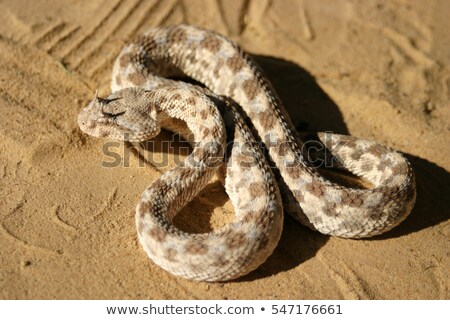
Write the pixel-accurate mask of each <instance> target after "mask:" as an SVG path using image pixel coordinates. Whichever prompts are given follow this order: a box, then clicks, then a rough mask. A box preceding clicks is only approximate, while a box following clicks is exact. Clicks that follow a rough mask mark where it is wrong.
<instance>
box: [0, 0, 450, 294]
mask: <svg viewBox="0 0 450 320" xmlns="http://www.w3.org/2000/svg"><path fill="white" fill-rule="evenodd" d="M0 21H2V22H1V23H0V150H1V152H0V247H1V251H0V297H1V298H3V299H193V298H194V299H449V298H450V295H449V283H450V281H449V269H450V268H449V267H450V260H449V239H450V224H449V218H450V201H449V199H450V197H449V194H450V174H449V171H450V164H449V161H448V159H449V157H450V147H449V146H450V121H449V119H450V102H449V101H450V37H449V36H448V30H450V2H449V1H447V0H432V1H401V0H397V1H357V0H342V1H334V0H327V1H307V0H304V1H256V0H253V1H240V0H233V1H181V0H180V1H177V0H168V1H156V0H155V1H145V2H138V1H133V0H124V1H119V0H115V1H106V0H91V1H75V0H70V1H58V0H49V1H43V0H37V1H26V0H5V1H1V2H0ZM182 22H184V23H190V24H194V25H198V26H202V27H205V28H209V29H213V30H215V31H218V32H221V33H223V34H225V35H227V36H229V37H231V38H232V39H234V40H235V41H237V42H238V43H240V44H241V45H242V46H243V48H244V49H245V50H246V51H248V52H249V53H251V54H253V55H255V56H256V58H257V59H258V61H259V62H260V64H261V65H262V67H263V69H264V70H265V71H266V72H267V74H268V76H269V78H270V80H271V81H272V82H273V83H274V85H275V87H276V89H277V90H278V92H279V94H280V95H281V98H282V99H283V101H284V102H285V103H286V105H287V108H288V110H289V112H290V114H291V116H292V118H293V119H294V121H295V122H296V123H297V124H298V126H299V127H300V128H302V129H305V130H310V131H315V130H323V131H334V132H338V133H346V134H352V135H355V136H359V137H362V138H367V139H373V140H376V141H378V142H380V143H383V144H385V145H388V146H390V147H392V148H395V149H397V150H399V151H401V152H403V153H404V154H405V155H406V156H407V157H408V159H409V160H410V161H411V163H412V165H413V167H414V170H415V172H416V175H417V188H418V196H417V204H416V206H415V208H414V210H413V212H412V213H411V215H410V216H409V217H408V218H407V220H406V221H404V223H402V224H401V225H400V226H399V227H397V228H396V229H394V230H392V231H391V232H388V233H386V234H385V235H382V236H378V237H375V238H373V239H367V240H345V239H339V238H333V237H328V236H324V235H321V234H318V233H316V232H313V231H311V230H309V229H307V228H305V227H303V226H301V225H300V224H298V223H297V222H295V221H294V220H293V219H291V218H289V217H286V219H285V225H284V231H283V235H282V239H281V241H280V243H279V245H278V247H277V249H276V250H275V252H274V254H273V255H272V256H271V257H270V258H269V259H268V260H267V262H266V263H264V264H263V265H262V266H261V267H260V268H259V269H258V270H256V271H255V272H252V273H251V274H249V275H248V276H245V277H243V278H241V279H238V280H236V281H232V282H228V283H221V284H207V283H196V282H191V281H187V280H183V279H179V278H175V277H173V276H171V275H170V274H168V273H166V272H164V271H163V270H161V269H160V268H159V267H157V266H156V265H154V264H153V263H152V262H151V261H149V260H148V258H147V256H146V254H145V253H144V251H143V250H142V249H141V247H140V245H139V243H138V241H137V236H136V231H135V223H134V211H135V205H136V203H137V201H138V200H139V197H140V195H141V192H142V191H143V190H144V188H145V187H146V186H147V185H148V184H149V183H150V182H151V181H153V180H154V179H156V178H157V177H158V176H159V175H160V174H161V172H163V171H165V170H167V168H166V167H164V168H161V167H156V168H155V167H154V166H151V165H140V163H139V161H138V158H137V157H136V156H135V155H133V154H132V153H130V152H129V149H126V148H125V149H124V148H123V146H120V147H118V149H117V150H119V151H121V152H125V153H124V154H125V155H126V158H127V159H128V160H127V161H128V165H127V166H124V165H120V166H118V167H115V168H104V167H102V166H101V163H102V161H104V160H108V158H105V155H103V153H102V146H103V144H104V143H105V141H102V140H100V139H94V138H91V137H89V136H86V135H84V134H83V133H82V132H81V131H80V130H79V129H78V127H77V124H76V116H77V114H78V112H79V110H80V109H81V108H82V107H83V106H85V105H86V104H87V103H88V101H89V100H90V99H91V98H92V97H93V92H94V91H95V89H97V88H98V89H99V90H100V93H101V94H107V93H108V92H109V81H110V72H111V68H112V64H113V61H114V59H115V57H116V56H117V54H118V52H119V50H120V48H121V47H122V45H123V44H124V43H125V42H126V40H127V39H128V38H130V37H131V36H133V35H136V34H139V33H140V32H143V31H145V30H146V29H148V28H151V27H154V26H158V25H169V24H176V23H182ZM168 138H170V135H169V134H165V135H163V137H162V138H158V139H156V140H155V145H157V146H158V147H157V148H156V149H157V150H156V151H155V152H154V153H153V154H151V155H153V156H154V160H155V161H156V162H157V161H159V160H158V159H161V158H164V157H165V158H168V159H169V162H171V163H173V161H174V157H175V156H177V155H178V153H179V152H178V151H173V150H166V149H165V148H163V147H161V146H160V144H161V143H162V141H163V140H164V139H168ZM211 212H212V213H211ZM231 213H232V207H231V205H230V203H229V201H228V199H227V197H226V194H225V192H224V190H223V188H222V187H221V186H220V184H218V183H217V182H216V183H212V184H211V185H210V186H209V187H208V188H207V189H206V190H205V191H203V192H202V193H201V194H200V195H199V196H198V197H197V198H196V199H195V200H194V201H193V203H192V204H191V205H189V206H188V207H187V208H186V209H184V211H183V214H182V217H181V218H180V219H179V221H178V223H179V224H180V225H183V224H184V223H186V224H187V226H185V228H187V229H189V224H190V225H191V227H192V226H194V228H195V227H196V226H197V223H205V221H206V227H205V226H203V227H198V228H200V229H201V228H206V229H207V228H209V222H210V221H211V224H213V225H214V224H215V225H220V223H221V221H223V216H230V214H231ZM192 221H193V222H192ZM182 227H183V226H182ZM200 231H201V230H200Z"/></svg>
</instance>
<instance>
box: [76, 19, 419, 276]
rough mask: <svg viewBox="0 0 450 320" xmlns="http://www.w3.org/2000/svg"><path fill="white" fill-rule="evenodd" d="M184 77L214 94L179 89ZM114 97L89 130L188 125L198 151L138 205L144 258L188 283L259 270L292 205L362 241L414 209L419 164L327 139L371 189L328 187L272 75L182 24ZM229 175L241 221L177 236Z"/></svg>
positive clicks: (146, 37)
mask: <svg viewBox="0 0 450 320" xmlns="http://www.w3.org/2000/svg"><path fill="white" fill-rule="evenodd" d="M180 75H183V76H187V77H189V78H191V79H193V80H195V81H196V82H198V83H201V84H202V85H203V86H200V85H197V84H192V83H185V82H180V81H175V80H173V79H174V77H176V76H180ZM111 89H112V94H111V95H109V96H108V97H106V98H100V97H98V96H96V97H95V99H94V100H93V101H92V102H91V103H90V104H89V105H88V106H87V107H86V108H85V109H83V110H82V111H81V112H80V114H79V116H78V124H79V126H80V128H81V129H82V131H84V132H85V133H87V134H89V135H92V136H95V137H105V138H110V139H118V140H126V141H130V142H133V141H134V142H137V141H144V140H148V139H150V138H152V137H154V136H156V135H157V134H158V133H159V132H160V130H161V128H165V129H169V130H174V131H177V130H178V128H180V126H179V123H180V122H183V123H185V125H186V126H187V128H188V131H186V133H183V134H184V135H186V137H187V139H189V141H190V143H191V144H192V146H193V150H192V153H191V154H190V155H189V156H188V157H187V158H186V159H185V160H184V162H183V164H182V165H179V166H176V167H175V168H173V169H171V170H169V171H167V172H165V173H164V174H162V176H161V177H160V178H159V179H157V180H156V181H154V182H153V183H151V184H150V185H149V186H148V187H147V188H146V190H145V191H144V193H143V194H142V197H141V199H140V201H139V203H138V205H137V208H136V225H137V231H138V237H139V241H140V243H141V244H142V246H143V248H144V250H145V251H146V253H147V254H148V256H149V257H150V258H151V259H152V260H153V261H154V262H155V263H156V264H157V265H159V266H160V267H162V268H163V269H165V270H167V271H168V272H170V273H172V274H174V275H176V276H180V277H184V278H188V279H192V280H199V281H226V280H230V279H235V278H238V277H240V276H242V275H245V274H247V273H248V272H250V271H252V270H254V269H256V268H257V267H258V266H259V265H261V264H262V263H263V262H264V261H265V260H266V259H267V257H268V256H269V255H270V254H271V253H272V252H273V250H274V248H275V247H276V245H277V243H278V240H279V238H280V235H281V232H282V226H283V207H284V210H285V211H287V212H288V213H289V214H291V215H292V216H293V217H294V218H295V219H297V220H298V221H300V222H301V223H303V224H304V225H306V226H308V227H310V228H311V229H314V230H317V231H319V232H321V233H324V234H328V235H334V236H339V237H345V238H362V237H371V236H374V235H378V234H381V233H383V232H386V231H388V230H390V229H392V228H393V227H395V226H396V225H398V224H399V223H400V222H401V221H403V220H404V219H405V218H406V216H407V215H408V214H409V213H410V211H411V210H412V207H413V205H414V202H415V197H416V190H415V178H414V173H413V170H412V168H411V166H410V164H409V162H408V161H407V160H406V159H405V158H404V157H403V156H402V155H401V154H400V153H397V152H395V151H393V150H391V149H390V148H388V147H384V146H382V145H380V144H378V143H375V142H372V141H368V140H362V139H357V138H354V137H351V136H346V135H340V134H331V133H318V134H317V136H318V138H319V139H320V141H321V143H322V144H323V146H324V148H325V150H326V151H329V152H331V154H332V155H333V159H334V160H336V161H338V163H339V165H340V166H341V168H344V169H345V170H346V171H348V172H350V173H352V174H353V175H356V176H358V177H360V178H361V179H363V180H364V181H367V182H368V183H370V187H360V186H347V185H344V184H342V183H338V182H336V181H331V180H329V179H327V178H325V177H324V175H323V174H321V173H320V170H318V169H317V168H316V167H315V166H313V165H311V162H309V161H308V159H307V157H306V155H305V154H304V153H303V152H302V150H303V149H302V147H303V146H304V145H303V144H304V141H303V140H302V139H300V137H299V135H298V134H297V133H296V131H295V128H294V127H293V125H292V122H291V120H290V118H289V116H288V114H287V113H286V111H285V110H284V108H283V105H282V103H281V101H280V99H279V98H278V96H277V94H276V92H275V91H274V89H273V87H272V85H271V84H270V82H269V81H268V79H267V78H266V77H265V76H264V74H263V73H262V71H261V70H260V68H259V67H258V66H257V65H256V63H255V62H254V61H253V60H252V59H251V58H250V57H249V56H248V55H247V54H246V53H244V52H243V51H242V50H241V49H240V48H239V47H238V46H237V45H236V44H235V43H233V42H232V41H230V40H229V39H227V38H226V37H224V36H222V35H219V34H217V33H215V32H212V31H208V30H204V29H201V28H197V27H194V26H188V25H177V26H170V27H159V28H155V29H151V30H149V31H147V32H146V33H144V34H142V35H140V36H138V37H136V38H135V39H134V40H133V41H132V42H130V43H129V44H127V45H126V46H125V47H124V48H123V49H122V51H121V52H120V54H119V56H118V57H117V59H116V61H115V64H114V67H113V74H112V85H111ZM180 130H181V129H180ZM188 133H191V134H190V135H189V134H188ZM230 143H231V148H230ZM261 143H262V144H263V145H264V146H265V150H266V153H264V152H263V150H262V148H260V147H259V144H261ZM267 155H268V156H267ZM269 162H270V163H269ZM271 164H274V165H275V167H276V168H273V166H272V165H271ZM218 172H219V173H220V172H222V173H223V174H222V176H223V177H224V181H223V183H224V185H225V190H226V192H227V194H228V196H229V198H230V201H231V203H232V204H233V207H234V209H235V219H234V221H233V222H231V223H229V224H227V225H225V226H223V227H221V228H219V229H216V230H212V231H210V232H206V233H198V234H192V233H187V232H184V231H182V230H180V229H179V228H177V227H175V226H174V225H173V223H172V220H173V218H174V216H175V215H176V214H177V213H178V212H179V211H180V210H181V208H183V207H184V206H185V205H186V204H188V203H189V202H190V201H191V200H192V199H193V198H194V197H195V196H196V195H197V194H198V193H199V192H200V191H201V190H202V188H204V186H205V185H206V184H208V182H209V180H210V179H211V177H212V176H213V175H214V174H215V173H218ZM274 174H276V175H277V177H279V178H276V176H275V175H274ZM277 180H278V181H277ZM280 190H281V192H280Z"/></svg>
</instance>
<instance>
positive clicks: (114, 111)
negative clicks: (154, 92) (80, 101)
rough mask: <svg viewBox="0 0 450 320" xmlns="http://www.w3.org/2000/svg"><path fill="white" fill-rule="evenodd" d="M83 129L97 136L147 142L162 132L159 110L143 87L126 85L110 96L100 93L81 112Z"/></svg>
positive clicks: (79, 117) (80, 121)
mask: <svg viewBox="0 0 450 320" xmlns="http://www.w3.org/2000/svg"><path fill="white" fill-rule="evenodd" d="M78 126H79V127H80V129H81V130H82V131H83V132H85V133H87V134H89V135H91V136H94V137H101V138H110V139H114V140H124V141H130V142H137V141H145V140H148V139H150V138H153V137H154V136H156V135H158V134H159V132H160V130H161V128H160V126H159V124H158V119H157V110H156V108H155V107H153V106H152V105H151V103H150V101H149V99H148V97H147V94H146V91H145V90H143V89H140V88H126V89H122V90H119V91H115V92H113V93H112V94H111V95H109V96H108V97H106V98H101V97H99V96H98V94H97V92H96V94H95V97H94V99H93V100H92V101H91V102H90V103H89V104H88V105H87V106H86V107H85V108H84V109H83V110H81V112H80V113H79V115H78Z"/></svg>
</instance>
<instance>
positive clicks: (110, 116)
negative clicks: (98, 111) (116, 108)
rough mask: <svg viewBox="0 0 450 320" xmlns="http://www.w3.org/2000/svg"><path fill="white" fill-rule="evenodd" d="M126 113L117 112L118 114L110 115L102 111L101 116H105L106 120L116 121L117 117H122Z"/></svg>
mask: <svg viewBox="0 0 450 320" xmlns="http://www.w3.org/2000/svg"><path fill="white" fill-rule="evenodd" d="M125 112H126V111H122V112H118V113H110V112H105V111H102V114H103V115H104V116H106V117H107V118H112V119H114V120H115V119H117V117H120V116H121V115H124V114H125Z"/></svg>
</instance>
